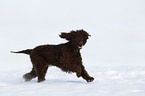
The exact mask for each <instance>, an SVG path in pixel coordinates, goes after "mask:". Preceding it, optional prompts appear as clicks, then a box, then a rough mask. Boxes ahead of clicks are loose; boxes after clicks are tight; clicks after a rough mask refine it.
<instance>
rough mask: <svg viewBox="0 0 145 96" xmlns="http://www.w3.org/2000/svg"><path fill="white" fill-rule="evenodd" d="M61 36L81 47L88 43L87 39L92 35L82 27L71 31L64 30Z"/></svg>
mask: <svg viewBox="0 0 145 96" xmlns="http://www.w3.org/2000/svg"><path fill="white" fill-rule="evenodd" d="M59 36H60V37H61V38H65V39H66V40H68V41H70V42H71V43H72V44H73V45H74V46H76V47H77V48H79V49H81V48H82V46H83V45H85V44H86V42H87V39H88V38H89V36H91V35H89V34H88V33H87V32H86V31H84V30H83V29H82V30H76V31H74V30H73V31H71V32H70V33H64V32H62V33H61V35H59Z"/></svg>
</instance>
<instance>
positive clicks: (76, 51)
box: [12, 30, 94, 82]
mask: <svg viewBox="0 0 145 96" xmlns="http://www.w3.org/2000/svg"><path fill="white" fill-rule="evenodd" d="M59 36H60V37H61V38H64V39H66V40H68V41H69V42H67V43H64V44H60V45H41V46H38V47H36V48H34V49H27V50H22V51H19V52H12V53H25V54H28V55H30V58H31V61H32V64H33V68H32V71H31V72H30V73H27V74H25V75H24V76H23V77H24V79H25V81H30V80H31V79H33V78H35V77H37V76H38V82H42V81H44V80H45V74H46V72H47V69H48V67H49V66H50V65H52V66H57V67H59V68H60V69H62V70H63V71H65V72H76V75H77V76H78V77H81V76H82V77H83V78H84V79H85V80H86V81H87V82H92V81H93V80H94V78H93V77H90V76H89V75H88V73H87V71H86V70H85V68H84V66H83V65H82V58H81V54H80V49H81V48H82V46H83V45H85V44H86V42H87V39H88V37H89V36H90V35H89V34H88V33H87V32H86V31H84V30H76V31H71V32H70V33H61V35H59Z"/></svg>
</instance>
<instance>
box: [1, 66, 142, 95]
mask: <svg viewBox="0 0 145 96" xmlns="http://www.w3.org/2000/svg"><path fill="white" fill-rule="evenodd" d="M29 70H30V69H25V70H13V71H1V72H0V96H144V95H145V67H139V66H138V67H137V66H132V67H131V66H116V67H113V66H109V67H97V66H90V67H88V68H87V70H88V72H89V74H90V75H92V76H94V77H95V81H94V82H91V83H86V82H85V80H83V79H82V78H77V77H76V76H75V74H74V73H73V74H67V73H64V72H62V71H61V70H60V69H58V68H56V67H51V68H49V70H48V72H47V76H46V81H45V82H42V83H37V78H36V79H34V80H32V81H31V82H24V80H23V78H22V75H23V74H25V73H26V72H28V71H29Z"/></svg>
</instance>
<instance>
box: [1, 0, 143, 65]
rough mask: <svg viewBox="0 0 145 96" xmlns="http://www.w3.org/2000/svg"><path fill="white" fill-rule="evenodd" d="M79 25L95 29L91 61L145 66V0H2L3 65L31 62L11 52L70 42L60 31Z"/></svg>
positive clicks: (86, 51) (87, 52)
mask: <svg viewBox="0 0 145 96" xmlns="http://www.w3.org/2000/svg"><path fill="white" fill-rule="evenodd" d="M77 29H84V30H86V31H87V32H88V33H90V34H91V38H90V39H89V40H88V43H87V45H86V46H84V48H83V49H82V51H81V52H82V56H83V58H84V59H83V61H84V63H87V64H86V66H89V64H91V65H97V66H99V65H141V66H142V65H145V0H0V43H1V50H0V53H1V54H0V58H1V59H0V65H9V64H15V63H16V64H18V65H19V63H21V62H22V63H21V66H22V64H25V63H30V62H28V61H29V58H28V57H27V56H25V55H14V54H10V53H9V51H11V50H23V49H27V48H34V47H35V46H37V45H42V44H59V43H62V42H66V41H65V40H63V39H61V38H59V36H58V35H59V34H60V33H61V32H69V31H71V30H77ZM29 65H30V64H29Z"/></svg>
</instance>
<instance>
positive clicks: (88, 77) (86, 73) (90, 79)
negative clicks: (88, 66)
mask: <svg viewBox="0 0 145 96" xmlns="http://www.w3.org/2000/svg"><path fill="white" fill-rule="evenodd" d="M81 67H82V72H81V75H82V77H83V78H84V79H85V80H86V81H87V82H92V81H93V80H94V78H93V77H91V76H89V74H88V72H87V71H86V70H85V68H84V66H83V65H82V66H81Z"/></svg>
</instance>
